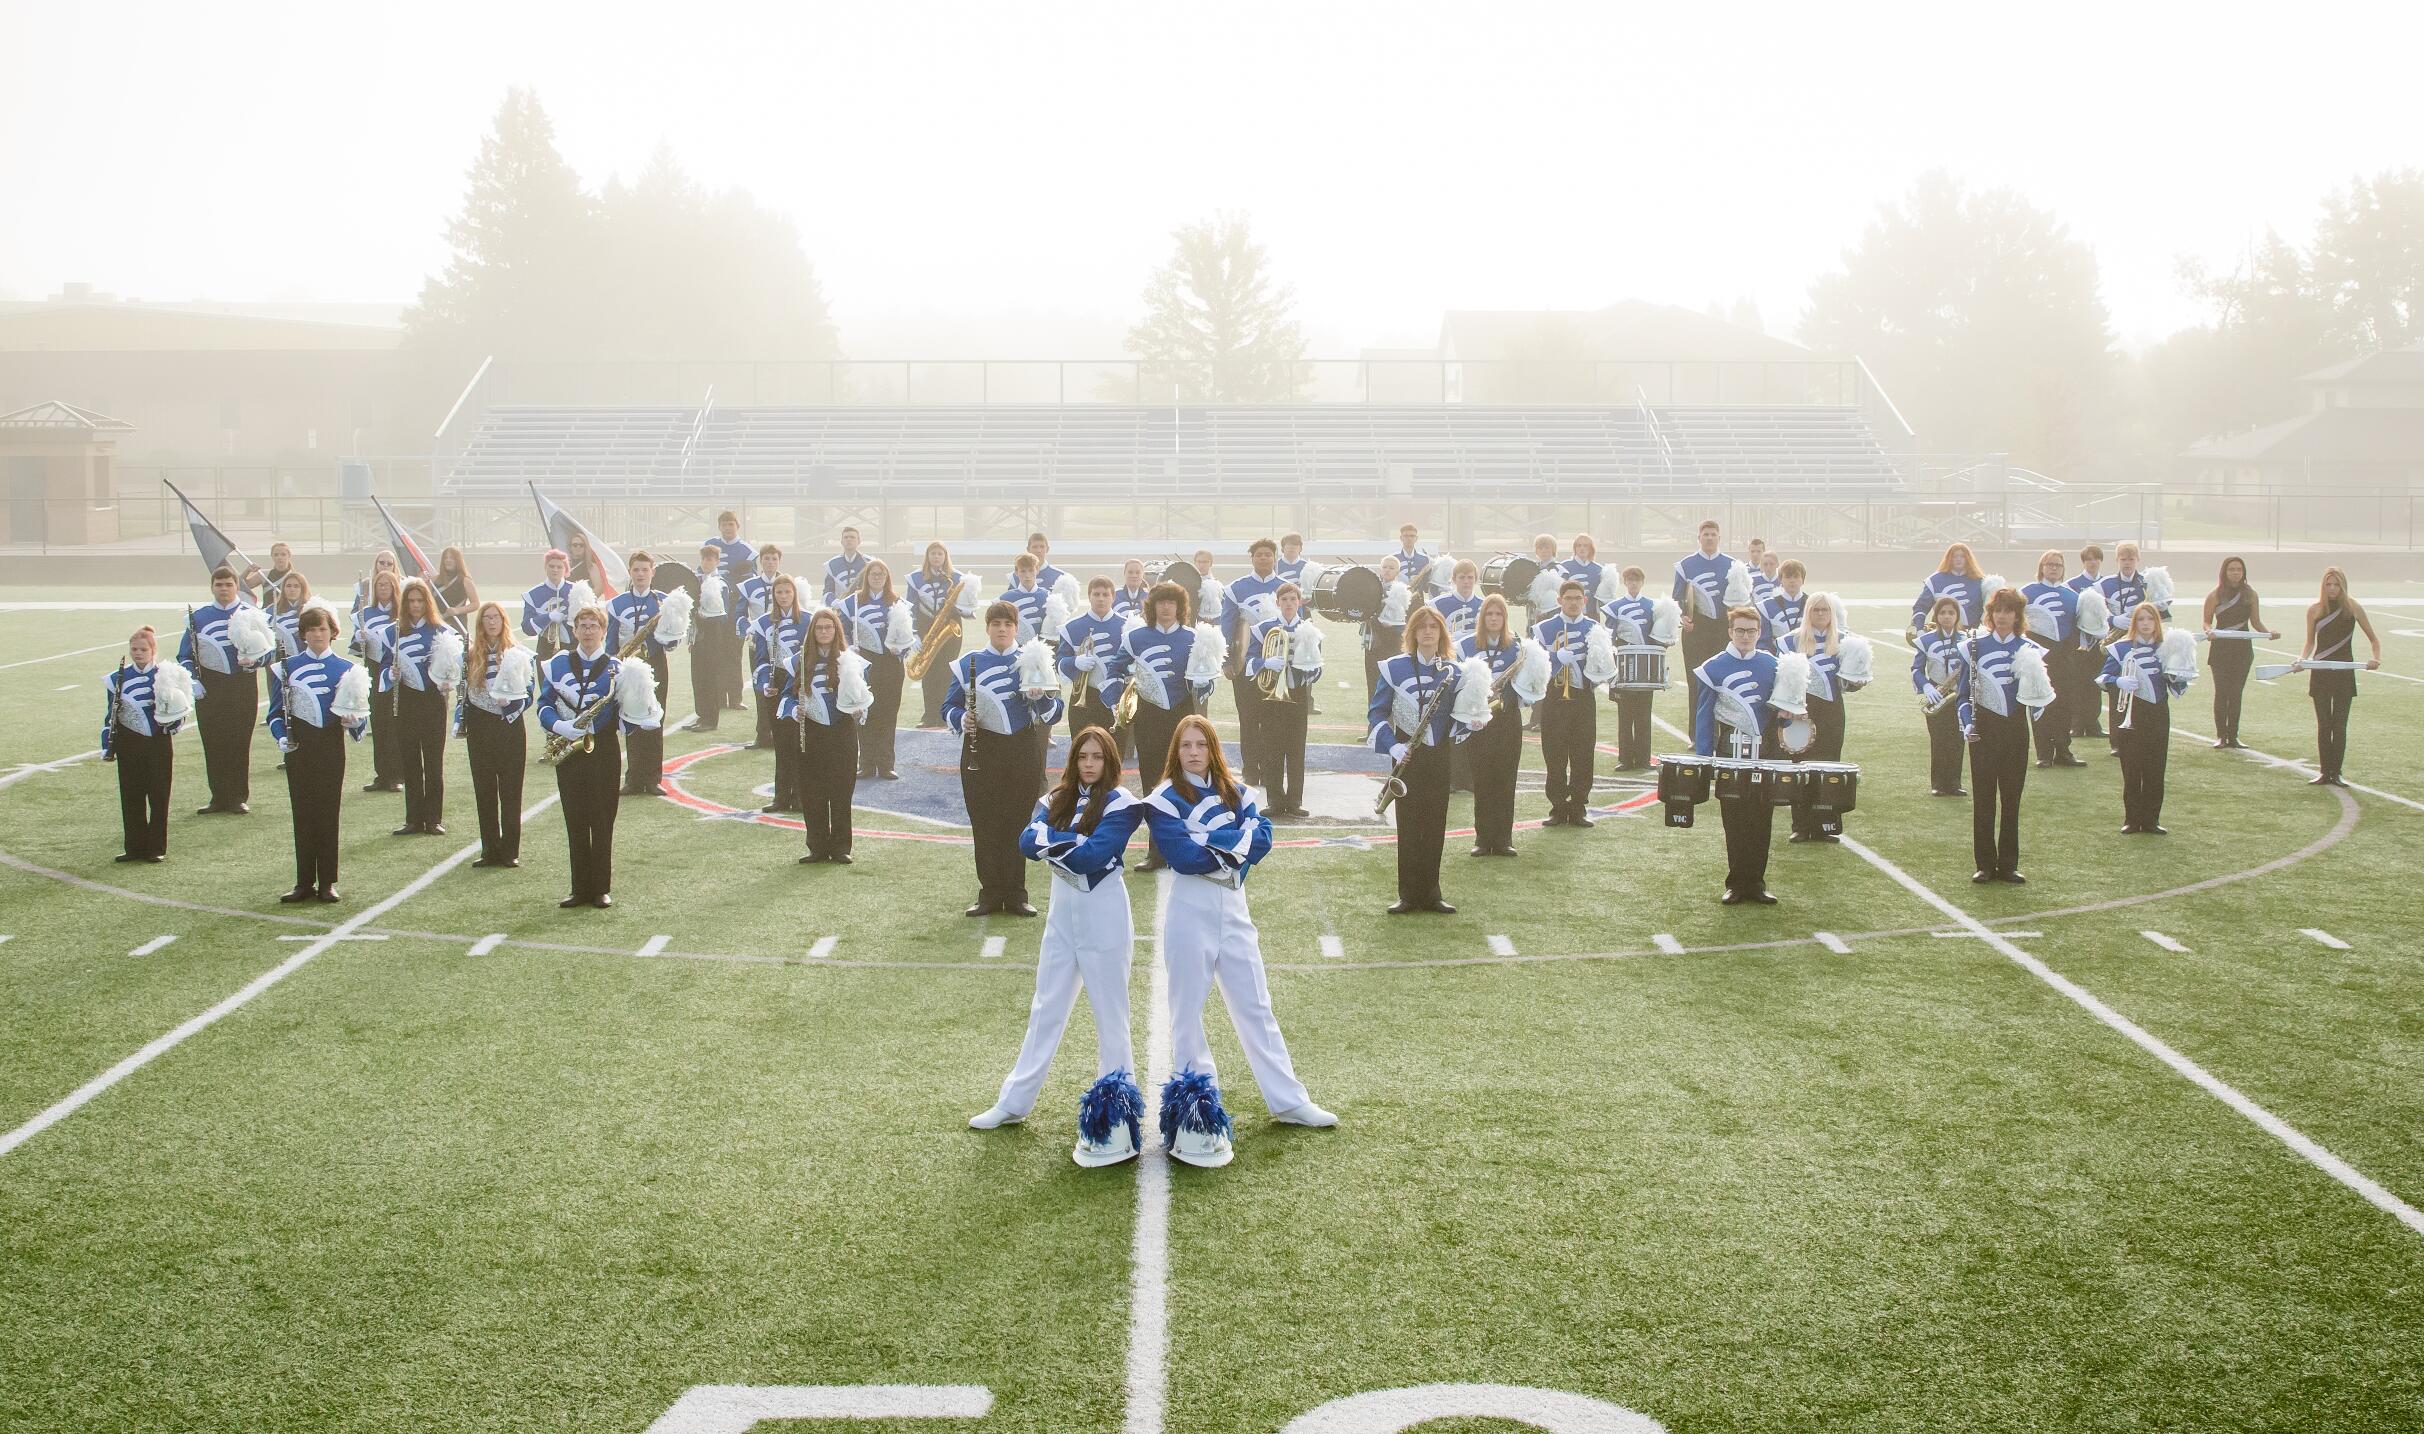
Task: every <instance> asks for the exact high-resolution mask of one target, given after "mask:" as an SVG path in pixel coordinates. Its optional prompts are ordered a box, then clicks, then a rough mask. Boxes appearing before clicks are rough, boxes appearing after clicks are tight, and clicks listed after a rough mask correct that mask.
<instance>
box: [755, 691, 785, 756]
mask: <svg viewBox="0 0 2424 1434" xmlns="http://www.w3.org/2000/svg"><path fill="white" fill-rule="evenodd" d="M778 675H779V674H778ZM750 697H751V700H752V701H754V702H755V703H756V704H757V745H759V746H761V747H772V748H774V749H775V750H776V751H777V752H780V751H781V750H782V747H781V745H780V744H779V743H777V742H776V741H775V736H774V724H775V722H776V720H777V719H776V717H775V715H774V711H775V708H776V707H777V706H778V705H779V704H780V703H781V702H782V699H781V698H779V697H769V696H767V695H766V694H765V693H763V692H753V693H751V694H750Z"/></svg>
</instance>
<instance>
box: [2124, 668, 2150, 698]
mask: <svg viewBox="0 0 2424 1434" xmlns="http://www.w3.org/2000/svg"><path fill="white" fill-rule="evenodd" d="M2121 690H2122V691H2124V692H2128V693H2133V694H2134V693H2139V692H2143V691H2145V690H2146V689H2145V686H2144V684H2143V683H2141V682H2140V681H2139V680H2138V674H2137V673H2135V672H2124V673H2122V674H2121Z"/></svg>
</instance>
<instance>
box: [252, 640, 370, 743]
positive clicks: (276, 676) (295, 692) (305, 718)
mask: <svg viewBox="0 0 2424 1434" xmlns="http://www.w3.org/2000/svg"><path fill="white" fill-rule="evenodd" d="M352 670H353V664H352V663H351V662H349V661H347V660H346V659H344V658H342V657H339V656H337V654H336V652H335V651H334V650H333V649H332V650H330V651H328V652H325V653H322V654H321V655H320V656H318V657H314V656H312V655H311V654H310V653H308V652H306V653H303V654H302V655H300V656H297V657H290V658H288V659H286V660H285V661H284V662H281V663H279V664H277V665H276V666H274V667H272V668H270V670H269V735H270V739H271V740H272V741H274V742H276V743H277V744H278V745H279V746H281V747H283V746H285V745H286V744H287V742H288V740H289V736H288V730H287V729H288V726H289V724H291V723H295V722H300V723H302V724H304V725H305V726H307V727H331V726H340V725H343V724H341V723H340V722H339V721H338V719H337V718H336V717H335V716H334V715H332V714H331V713H330V712H329V710H328V708H329V704H330V703H332V702H334V701H335V700H336V697H337V685H338V684H339V683H341V682H343V681H344V680H345V674H346V673H348V672H350V671H352ZM368 725H369V724H368V723H363V724H361V725H359V726H356V727H354V728H353V729H352V731H351V733H350V735H351V736H352V737H353V739H354V740H355V741H357V742H358V741H360V740H361V739H362V733H363V731H364V729H365V728H366V727H367V726H368Z"/></svg>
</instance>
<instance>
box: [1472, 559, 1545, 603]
mask: <svg viewBox="0 0 2424 1434" xmlns="http://www.w3.org/2000/svg"><path fill="white" fill-rule="evenodd" d="M1539 576H1540V564H1539V562H1538V561H1537V560H1535V559H1532V558H1527V557H1525V556H1524V555H1523V554H1521V553H1500V554H1499V555H1498V556H1497V557H1494V558H1492V559H1490V560H1489V561H1488V562H1487V563H1484V564H1482V568H1481V592H1482V595H1483V596H1485V597H1487V596H1488V595H1489V594H1491V593H1496V594H1498V595H1499V596H1500V597H1502V598H1505V599H1506V600H1507V602H1508V604H1509V605H1511V606H1520V605H1521V604H1524V603H1528V602H1530V601H1531V600H1532V580H1533V579H1534V578H1537V577H1539Z"/></svg>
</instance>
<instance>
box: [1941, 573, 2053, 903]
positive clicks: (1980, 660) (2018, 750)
mask: <svg viewBox="0 0 2424 1434" xmlns="http://www.w3.org/2000/svg"><path fill="white" fill-rule="evenodd" d="M1948 596H1949V594H1948ZM2027 606H2028V604H2026V603H2024V602H2022V601H2021V600H2020V594H2019V593H2018V592H2016V591H2014V590H2013V589H2011V588H1998V589H1996V590H1995V595H1994V596H1993V597H1990V598H1988V599H1987V600H1986V631H1984V632H1981V633H1979V634H1977V635H1976V636H1974V637H1970V638H1966V639H1964V640H1963V641H1962V643H1961V649H1960V651H1961V658H1960V661H1959V663H1958V670H1957V671H1956V672H1955V673H1954V680H1955V681H1956V682H1957V683H1959V684H1960V692H1961V697H1960V703H1961V709H1960V711H1961V735H1962V738H1963V740H1964V741H1965V742H1966V743H1967V744H1968V746H1969V750H1970V776H1971V779H1972V780H1974V781H1975V782H1977V784H1978V785H1977V787H1976V788H1975V789H1974V791H1973V792H1972V794H1971V797H1970V854H1971V856H1972V857H1973V858H1974V859H1975V860H1976V862H1977V867H1978V870H1977V871H1976V873H1975V874H1973V875H1972V876H1971V877H1970V880H1971V881H1974V882H1977V883H1978V884H1980V885H1982V886H1983V885H1985V884H1986V883H1987V882H1990V881H2008V882H2011V883H2014V884H2015V885H2017V884H2019V883H2022V882H2025V881H2027V880H2028V878H2027V877H2025V876H2022V875H2021V874H2020V794H2021V793H2022V792H2023V791H2025V790H2026V789H2027V787H2028V748H2029V730H2028V729H2029V724H2030V721H2031V720H2032V719H2033V718H2036V717H2038V716H2041V715H2043V713H2044V711H2045V709H2046V708H2047V707H2049V706H2051V705H2052V704H2053V700H2054V684H2053V679H2052V678H2051V677H2050V676H2048V675H2047V673H2046V671H2045V655H2044V654H2043V653H2041V652H2039V651H2038V650H2037V645H2036V644H2035V643H2032V642H2030V641H2029V640H2028V638H2027V636H2026V635H2025V634H2023V633H2022V631H2021V626H2022V624H2023V623H2024V622H2025V621H2026V616H2025V610H2026V608H2027Z"/></svg>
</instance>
